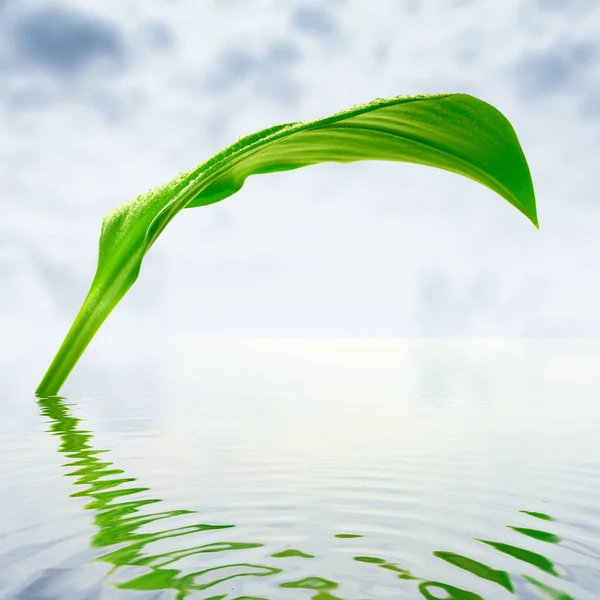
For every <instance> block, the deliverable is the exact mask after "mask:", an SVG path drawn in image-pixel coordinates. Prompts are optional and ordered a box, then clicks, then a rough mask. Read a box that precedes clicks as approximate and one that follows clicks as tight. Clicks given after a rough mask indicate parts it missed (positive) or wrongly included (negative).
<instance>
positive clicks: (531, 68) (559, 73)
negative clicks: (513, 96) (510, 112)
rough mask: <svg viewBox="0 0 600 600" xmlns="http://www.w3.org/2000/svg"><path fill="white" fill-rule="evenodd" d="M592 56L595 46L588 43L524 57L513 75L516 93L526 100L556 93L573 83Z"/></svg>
mask: <svg viewBox="0 0 600 600" xmlns="http://www.w3.org/2000/svg"><path fill="white" fill-rule="evenodd" d="M596 54H597V49H596V47H595V46H594V45H592V44H591V43H589V42H579V43H571V44H564V45H560V46H558V45H557V46H554V47H552V48H549V49H547V50H545V51H538V52H531V53H529V54H526V55H525V56H524V57H523V58H521V60H520V61H519V63H518V64H517V66H516V68H515V73H514V75H515V79H516V84H517V87H518V89H519V92H520V93H521V94H522V95H523V96H524V97H530V98H533V97H538V96H542V95H546V94H552V93H556V92H560V91H562V90H564V89H565V88H567V87H570V86H572V85H573V84H575V83H576V82H577V80H578V78H579V76H580V75H581V73H582V72H583V71H584V70H585V69H586V68H587V67H588V66H589V65H590V64H591V63H592V61H593V59H594V58H595V56H596Z"/></svg>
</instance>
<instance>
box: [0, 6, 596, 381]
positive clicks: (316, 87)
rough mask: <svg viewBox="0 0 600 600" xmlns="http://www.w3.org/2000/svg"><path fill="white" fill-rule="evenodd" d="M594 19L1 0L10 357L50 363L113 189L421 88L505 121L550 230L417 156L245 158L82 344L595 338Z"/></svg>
mask: <svg viewBox="0 0 600 600" xmlns="http://www.w3.org/2000/svg"><path fill="white" fill-rule="evenodd" d="M374 7H376V8H374ZM598 31H600V5H599V4H598V2H597V0H503V1H502V2H499V1H498V2H483V1H481V0H427V2H425V1H424V0H377V3H364V2H359V1H358V0H330V1H328V2H316V1H310V0H306V1H281V0H280V1H274V0H271V1H267V0H252V1H248V0H243V1H242V0H213V1H209V0H205V1H204V2H202V3H199V2H196V1H194V0H147V1H146V2H144V3H140V2H133V1H128V0H119V1H118V2H117V1H116V0H102V1H101V2H100V1H91V0H90V1H88V2H85V3H81V2H75V1H66V0H62V1H54V0H52V1H48V0H43V1H31V0H0V292H1V293H0V362H2V363H3V365H4V366H5V368H7V367H6V366H7V365H12V364H16V363H20V364H22V363H24V362H25V363H27V364H28V366H29V367H28V368H30V370H31V373H36V374H39V375H41V374H42V372H43V370H44V369H45V367H46V366H47V364H48V363H49V361H50V359H51V357H52V356H53V354H54V352H55V351H56V349H57V348H58V345H59V343H60V341H61V340H62V337H63V336H64V334H65V333H66V330H67V329H68V327H69V326H70V324H71V322H72V320H73V318H74V316H75V314H76V313H77V310H78V308H79V306H80V304H81V301H82V300H83V298H84V296H85V294H86V292H87V289H88V287H89V284H90V282H91V279H92V277H93V273H94V270H95V263H96V253H97V240H98V234H99V230H100V224H101V221H102V217H103V216H104V214H106V213H107V212H108V211H109V210H110V209H111V208H113V207H114V206H116V205H118V204H120V203H121V202H124V201H126V200H129V199H131V198H133V197H135V196H137V195H138V194H140V193H143V192H145V191H146V190H147V189H149V188H151V187H154V186H156V185H159V184H161V183H163V182H165V181H168V180H170V179H172V178H173V177H174V176H175V175H177V174H178V173H179V172H181V171H186V170H188V169H189V168H190V167H192V166H194V165H196V164H199V163H201V162H203V161H204V160H205V159H206V158H208V157H210V156H211V155H212V154H213V153H215V152H216V151H218V150H219V149H221V148H223V147H224V146H227V145H229V144H230V143H232V142H234V141H236V140H237V139H238V138H239V137H241V136H243V135H246V134H249V133H252V132H254V131H256V130H258V129H260V128H263V127H267V126H270V125H275V124H277V123H285V122H289V121H297V120H304V119H312V118H316V117H320V116H324V115H327V114H330V113H333V112H336V111H338V110H341V109H344V108H347V107H349V106H351V105H354V104H357V103H360V102H367V101H369V100H371V99H373V98H376V97H389V96H395V95H399V94H419V93H435V92H465V93H469V94H473V95H475V96H477V97H479V98H482V99H483V100H486V101H487V102H490V103H491V104H493V105H494V106H496V107H497V108H498V109H500V110H501V111H502V112H503V113H504V114H505V115H506V116H507V117H508V118H509V120H510V121H511V122H512V124H513V126H514V127H515V130H516V132H517V134H518V136H519V139H520V141H521V144H522V146H523V149H524V151H525V154H526V156H527V158H528V161H529V165H530V168H531V172H532V176H533V182H534V186H535V190H536V196H537V202H538V214H539V220H540V227H541V228H540V230H539V231H537V230H536V229H535V228H534V227H533V226H532V225H531V223H529V222H528V221H527V219H526V218H525V217H523V215H521V214H519V213H518V212H517V211H516V210H514V208H512V207H511V206H510V205H509V204H508V203H507V202H505V201H504V200H503V199H502V198H500V197H498V196H496V195H495V194H494V193H493V192H491V191H490V190H488V189H486V188H484V187H482V186H481V185H478V184H476V183H474V182H473V181H470V180H467V179H464V178H461V177H458V176H456V175H453V174H450V173H446V172H443V171H439V170H435V169H431V168H427V167H421V166H415V165H405V164H398V163H380V162H364V163H355V164H350V165H338V164H325V165H319V166H314V167H309V168H306V169H300V170H297V171H292V172H287V173H279V174H271V175H264V176H259V177H253V178H250V179H249V180H248V181H247V182H246V184H245V186H244V188H243V190H242V191H241V192H239V193H238V194H236V195H235V196H232V197H230V198H228V199H226V200H225V201H223V202H220V203H218V204H214V205H211V206H208V207H202V208H196V209H191V210H186V211H183V212H182V213H180V214H179V215H178V216H177V217H176V219H175V220H174V221H173V222H172V223H171V224H170V225H169V227H168V228H167V230H166V231H165V232H164V234H163V235H162V236H161V238H160V240H159V241H158V242H157V243H156V244H155V245H154V246H153V248H152V250H151V251H150V252H149V254H148V256H147V257H146V259H145V261H144V265H143V267H142V273H141V274H140V277H139V279H138V281H137V282H136V284H135V285H134V287H133V288H132V290H131V291H130V292H129V293H128V295H127V296H126V297H125V299H124V300H123V301H122V302H121V303H120V305H119V306H118V307H117V308H116V309H115V311H114V312H113V314H112V315H111V316H110V317H109V319H108V320H107V322H106V323H105V325H104V326H103V327H102V329H101V330H100V332H99V333H98V334H97V336H96V339H95V340H94V341H93V342H92V345H91V346H90V349H89V351H88V352H89V353H91V356H92V357H96V358H97V359H98V360H100V358H101V357H111V356H114V355H115V353H117V354H118V352H121V353H127V352H130V353H135V352H136V351H139V350H140V349H143V348H146V347H148V346H152V347H154V348H160V346H161V344H163V342H165V341H166V340H170V341H172V340H176V339H180V338H181V339H184V338H185V339H188V340H193V339H204V338H210V337H297V336H301V337H311V338H321V337H326V338H332V337H344V338H345V337H465V338H468V337H524V338H528V337H533V338H537V337H595V336H600V311H599V310H598V306H600V277H598V267H597V264H598V259H599V257H600V236H599V235H598V223H600V203H599V202H598V197H597V191H596V185H595V181H596V176H597V171H598V167H599V164H600V162H599V157H600V36H598V35H597V34H598ZM84 360H93V359H87V358H86V357H84ZM36 376H37V375H36Z"/></svg>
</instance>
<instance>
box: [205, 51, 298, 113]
mask: <svg viewBox="0 0 600 600" xmlns="http://www.w3.org/2000/svg"><path fill="white" fill-rule="evenodd" d="M240 46H241V45H240ZM300 57H301V54H300V51H299V50H298V48H297V47H296V46H295V45H294V44H292V43H290V42H287V41H284V40H271V41H270V42H269V43H268V44H267V45H266V47H265V48H264V49H263V50H260V51H254V50H252V49H250V48H248V47H246V48H245V49H244V48H243V47H236V48H229V49H227V50H226V51H224V52H223V53H222V54H221V55H220V56H219V57H218V58H217V64H216V66H215V68H214V70H213V71H212V72H211V73H209V75H208V77H207V88H208V89H209V90H210V91H212V92H215V93H219V94H222V93H226V92H230V91H232V90H233V89H234V88H235V87H237V86H238V85H240V84H244V83H247V82H251V84H252V86H253V88H254V92H255V93H257V94H258V95H259V96H261V97H263V98H265V97H266V98H270V99H274V100H279V101H283V102H291V101H293V100H294V99H295V98H297V97H298V95H299V89H298V86H297V85H296V84H295V82H294V77H293V69H294V67H295V66H296V65H297V64H298V62H299V60H300Z"/></svg>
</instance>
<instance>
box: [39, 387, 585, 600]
mask: <svg viewBox="0 0 600 600" xmlns="http://www.w3.org/2000/svg"><path fill="white" fill-rule="evenodd" d="M38 402H39V406H40V410H41V413H42V415H43V416H44V417H47V418H48V419H49V420H50V421H49V425H50V429H49V431H50V433H51V434H52V435H55V436H57V437H59V438H60V446H59V448H58V450H59V452H61V453H62V454H63V455H64V456H65V457H66V458H67V459H68V462H67V463H66V464H64V465H63V466H65V467H68V468H69V469H71V470H70V471H69V472H68V473H66V474H65V476H66V477H71V478H74V480H73V483H74V485H75V486H77V488H78V491H76V492H75V493H73V494H71V497H80V498H81V497H84V498H89V500H90V501H89V502H88V503H87V504H86V505H85V506H84V508H85V509H86V510H89V511H94V520H93V522H94V525H95V526H96V527H97V528H98V530H97V531H96V532H95V533H94V535H93V536H92V538H91V540H90V545H91V546H92V548H96V549H106V551H105V552H104V553H102V554H100V556H98V557H96V560H98V561H102V562H104V563H108V564H109V565H112V568H111V570H110V571H109V574H108V575H109V576H111V575H114V576H119V575H122V574H121V573H118V571H119V570H123V571H125V570H127V571H131V568H134V569H133V570H134V571H135V573H136V574H135V575H134V576H133V577H129V578H128V579H126V580H122V581H118V582H116V583H112V582H111V583H112V585H114V586H116V587H117V588H119V589H123V590H137V591H141V592H148V591H160V590H172V591H174V592H176V596H175V597H176V599H177V600H183V599H184V598H186V597H187V596H189V595H190V594H191V593H192V592H195V591H199V590H209V589H210V588H213V587H214V586H218V585H219V584H224V583H226V582H231V581H232V580H234V579H239V578H247V577H261V578H265V577H266V578H268V577H273V576H276V575H285V572H284V569H283V566H285V563H286V561H285V559H302V560H307V559H308V560H310V559H315V558H316V557H315V556H314V555H313V554H309V553H307V552H303V551H302V550H298V549H293V548H288V549H286V550H282V551H277V552H274V553H272V554H271V555H270V558H271V559H276V560H277V564H278V565H281V566H277V567H275V566H273V565H263V564H254V562H245V561H244V560H240V561H236V560H234V561H231V562H229V557H230V554H229V553H231V552H238V551H248V550H254V549H257V548H262V547H263V546H264V545H263V544H261V543H255V542H252V543H251V542H240V541H235V542H234V541H220V542H210V543H203V544H192V545H190V546H187V547H184V548H178V549H174V550H169V551H166V552H156V551H155V550H154V551H153V548H151V545H154V546H155V545H156V542H160V541H163V540H167V539H171V540H176V539H177V538H185V539H186V541H187V540H191V538H192V537H193V538H194V540H197V534H206V533H209V532H217V531H221V530H222V531H225V530H228V531H231V530H233V529H234V528H235V525H231V524H208V523H196V524H192V525H185V526H173V527H168V526H167V527H161V530H160V531H155V532H143V531H141V530H142V529H143V528H147V526H148V525H150V524H152V523H160V522H165V524H166V522H167V521H168V520H170V519H175V518H177V517H182V516H189V515H194V514H198V513H197V511H193V510H185V509H179V510H164V511H153V512H147V510H148V508H149V507H150V506H153V505H156V504H158V503H160V502H161V501H162V500H160V499H156V498H148V497H147V494H145V493H146V492H148V491H149V488H147V487H142V486H139V485H136V479H135V478H133V477H125V476H124V472H123V470H122V469H118V468H116V467H115V466H114V463H112V462H111V461H108V460H105V459H104V456H105V454H106V453H107V452H109V450H102V449H96V448H94V447H93V445H92V433H91V432H90V431H87V430H85V429H82V428H80V423H81V419H78V418H76V417H74V416H72V414H71V412H70V410H69V407H68V405H67V404H66V403H65V401H64V399H63V398H61V397H58V396H50V397H42V398H39V399H38ZM141 495H143V496H144V497H140V496H141ZM136 496H137V497H136ZM520 512H521V513H523V514H526V515H528V516H530V517H534V518H537V519H540V520H543V521H547V522H550V521H553V518H552V517H551V516H550V515H547V514H545V513H538V512H533V511H526V510H522V511H520ZM171 522H172V521H171ZM507 527H508V528H509V529H511V530H512V531H514V532H516V533H519V534H521V535H523V536H524V537H526V538H529V539H531V538H533V539H535V540H536V541H541V542H547V543H550V544H559V543H560V542H561V541H562V540H561V538H559V537H558V536H556V535H555V534H553V533H551V532H547V531H543V530H539V529H530V528H524V527H516V526H510V525H509V526H507ZM335 537H336V538H340V539H348V540H349V543H351V542H350V540H354V539H355V538H361V537H363V536H361V535H357V534H351V533H343V534H336V535H335ZM477 541H478V542H480V543H483V544H485V545H487V546H488V547H491V548H493V549H495V550H497V551H498V552H499V553H502V554H503V555H508V556H510V557H512V558H514V559H516V560H517V561H520V562H525V563H527V564H529V565H532V566H534V567H537V568H538V569H539V570H541V571H542V572H543V573H545V574H549V575H551V576H553V578H556V579H558V578H560V575H559V573H558V571H557V569H556V567H555V565H554V563H553V562H552V561H551V560H550V559H548V558H546V557H544V556H542V555H540V554H539V553H536V552H532V551H530V550H526V549H523V548H519V547H517V546H514V545H509V544H505V543H500V542H493V541H490V540H481V539H477ZM215 553H225V554H224V556H227V557H228V563H227V564H222V565H217V566H214V563H210V564H207V563H205V564H204V567H203V568H202V569H199V570H196V571H193V572H187V571H184V570H183V569H182V568H179V569H178V568H175V563H177V562H178V561H181V560H182V559H186V558H189V557H193V556H197V557H198V558H200V557H201V556H205V557H206V556H207V555H211V554H215ZM433 554H434V556H436V557H437V558H439V559H441V560H443V561H444V562H446V563H448V564H450V565H452V566H455V567H457V568H458V569H460V570H461V571H466V572H468V573H470V574H471V575H474V576H476V577H477V578H479V579H483V580H486V581H488V582H492V583H495V584H497V585H498V586H500V587H501V588H503V589H504V590H505V592H507V593H509V594H511V595H512V594H514V593H515V586H514V578H515V576H514V575H511V574H509V573H508V572H507V571H504V570H499V569H495V568H493V567H490V566H488V565H485V564H483V563H481V562H479V561H477V560H474V559H472V558H469V557H466V556H462V555H460V554H456V553H454V552H448V551H435V552H434V553H433ZM353 559H354V561H356V562H358V563H366V564H371V565H373V566H374V567H377V568H378V569H382V570H384V571H385V572H387V573H388V574H389V575H388V576H393V577H395V578H396V579H398V580H402V581H403V582H404V583H400V582H399V584H400V585H407V584H412V585H415V587H416V590H415V591H417V590H418V593H420V595H421V596H422V597H424V598H426V599H427V600H438V599H439V598H442V597H443V598H446V599H448V600H487V599H485V598H483V596H481V595H479V594H477V593H475V592H473V591H469V590H467V589H462V588H459V587H456V586H454V585H450V584H448V583H443V582H440V581H434V580H429V579H426V578H423V577H419V576H416V575H414V574H413V573H411V572H410V571H408V570H406V569H404V568H403V567H402V566H400V565H398V564H396V563H395V562H390V561H388V560H386V559H384V558H380V557H376V556H354V557H353ZM188 564H189V563H188ZM140 571H141V573H140ZM520 577H521V578H522V581H523V582H527V584H528V585H529V586H531V587H532V588H534V589H535V590H536V592H537V593H539V594H541V595H542V597H543V598H548V599H550V600H573V598H572V597H571V596H569V595H568V594H566V593H564V592H562V591H560V590H558V589H555V588H554V587H552V586H550V585H548V584H547V583H544V582H542V581H539V580H537V579H536V578H534V577H531V576H530V575H526V574H523V575H520ZM277 587H279V588H280V589H302V590H307V591H308V592H309V593H313V592H314V594H312V596H311V598H312V599H313V600H342V598H341V597H340V596H338V595H337V594H338V592H339V588H340V587H341V584H340V583H337V582H335V581H332V580H330V579H325V578H322V577H317V576H312V577H304V578H302V579H292V580H288V581H283V582H282V583H279V584H277ZM230 591H232V587H231V584H229V585H228V586H227V591H224V592H223V593H222V592H221V591H220V590H219V591H218V595H211V596H209V597H208V596H207V600H226V599H228V598H231V599H232V600H242V599H246V600H248V599H250V600H268V599H266V598H262V597H260V598H259V597H251V596H241V597H240V596H231V595H230V594H229V592H230ZM214 592H215V590H212V591H211V592H209V593H211V594H213V593H214ZM233 593H234V594H235V591H233Z"/></svg>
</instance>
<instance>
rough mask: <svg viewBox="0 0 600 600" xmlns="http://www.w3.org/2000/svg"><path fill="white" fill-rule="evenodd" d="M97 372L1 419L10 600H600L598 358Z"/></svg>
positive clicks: (205, 357) (446, 354)
mask: <svg viewBox="0 0 600 600" xmlns="http://www.w3.org/2000/svg"><path fill="white" fill-rule="evenodd" d="M89 364H90V361H88V365H87V367H86V366H85V365H82V366H81V367H80V369H79V372H78V374H77V375H76V376H75V377H74V380H73V384H72V385H71V392H70V393H69V396H68V397H66V398H58V397H55V398H45V399H39V400H36V399H34V398H31V397H9V398H3V399H2V402H1V403H0V419H1V421H0V490H1V495H0V509H1V511H0V598H2V599H13V598H14V599H23V600H25V599H28V600H50V599H67V598H68V599H70V600H79V599H81V600H84V599H85V600H88V599H113V598H116V599H121V598H127V599H131V600H135V599H137V598H139V599H146V598H152V599H155V598H156V599H159V598H160V599H168V598H169V599H172V598H177V599H183V598H190V599H193V598H196V599H205V600H217V599H219V600H225V599H228V600H229V599H231V600H233V599H237V600H252V599H254V600H259V599H263V600H264V599H274V600H279V599H281V600H288V599H289V600H294V599H298V600H301V599H308V598H312V599H316V600H334V599H344V600H366V599H370V600H380V599H381V600H383V599H402V598H411V599H418V598H426V599H442V598H455V599H459V600H478V599H481V598H484V599H489V600H502V599H504V598H506V599H509V598H527V599H529V598H531V599H533V598H540V599H543V598H547V599H561V600H568V599H570V598H571V599H581V600H586V599H593V598H595V599H597V598H599V597H600V520H599V518H600V510H599V508H598V507H599V503H600V441H599V439H600V436H599V435H598V431H599V426H600V368H599V367H600V342H596V341H551V340H550V341H547V340H539V341H527V342H523V341H510V340H504V341H486V340H476V341H436V340H430V341H393V340H385V341H384V340H382V341H350V340H349V341H321V342H316V341H315V342H311V341H300V340H298V341H282V340H279V341H271V342H267V341H264V342H252V341H245V342H234V341H229V342H226V341H221V342H204V343H203V344H197V345H196V346H194V347H185V348H179V349H176V350H175V351H174V352H169V354H168V356H161V357H156V358H155V359H148V357H145V358H144V359H140V360H138V361H136V360H135V359H132V362H131V365H129V367H130V368H127V369H119V370H115V369H114V368H113V367H112V366H110V365H109V366H106V367H105V368H102V369H100V368H98V369H97V370H96V371H95V372H91V371H86V368H88V369H89V368H90V366H89ZM32 387H33V386H32ZM66 390H67V392H68V388H66Z"/></svg>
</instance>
